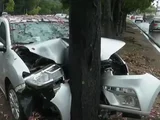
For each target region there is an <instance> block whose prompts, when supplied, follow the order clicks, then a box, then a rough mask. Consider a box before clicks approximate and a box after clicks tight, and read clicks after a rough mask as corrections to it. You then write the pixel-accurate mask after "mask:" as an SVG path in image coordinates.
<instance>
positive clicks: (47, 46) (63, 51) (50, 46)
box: [24, 38, 125, 64]
mask: <svg viewBox="0 0 160 120" xmlns="http://www.w3.org/2000/svg"><path fill="white" fill-rule="evenodd" d="M124 45H125V42H123V41H119V40H115V39H109V38H101V60H107V59H109V58H110V56H111V55H112V54H114V53H115V52H117V51H118V50H119V49H121V48H122V47H123V46H124ZM24 46H25V47H27V48H28V49H29V51H30V52H32V53H35V54H37V55H40V56H42V57H45V58H48V59H51V60H54V61H55V62H56V63H58V64H62V63H64V61H65V57H66V56H68V49H67V47H68V44H67V43H66V42H65V41H63V40H62V39H60V38H58V39H54V40H48V41H45V42H37V43H33V44H28V45H24Z"/></svg>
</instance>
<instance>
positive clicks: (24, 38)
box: [10, 22, 69, 44]
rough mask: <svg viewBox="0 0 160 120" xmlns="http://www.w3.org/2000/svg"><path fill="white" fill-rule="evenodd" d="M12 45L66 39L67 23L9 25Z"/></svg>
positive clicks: (67, 33)
mask: <svg viewBox="0 0 160 120" xmlns="http://www.w3.org/2000/svg"><path fill="white" fill-rule="evenodd" d="M10 27H11V40H12V43H13V44H14V43H24V44H25V43H33V42H42V41H47V40H52V39H55V38H63V37H68V35H69V30H68V29H69V27H68V23H64V24H62V23H58V22H23V23H11V24H10Z"/></svg>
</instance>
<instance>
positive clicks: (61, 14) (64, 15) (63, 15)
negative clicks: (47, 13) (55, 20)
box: [55, 13, 69, 19]
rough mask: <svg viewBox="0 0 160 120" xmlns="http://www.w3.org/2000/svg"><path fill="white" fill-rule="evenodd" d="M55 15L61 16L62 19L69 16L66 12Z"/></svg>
mask: <svg viewBox="0 0 160 120" xmlns="http://www.w3.org/2000/svg"><path fill="white" fill-rule="evenodd" d="M55 17H59V18H62V19H65V18H67V19H68V18H69V16H68V15H67V14H63V13H57V14H56V15H55Z"/></svg>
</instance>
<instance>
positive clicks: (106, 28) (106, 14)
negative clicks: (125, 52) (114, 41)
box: [102, 0, 114, 38]
mask: <svg viewBox="0 0 160 120" xmlns="http://www.w3.org/2000/svg"><path fill="white" fill-rule="evenodd" d="M112 23H113V21H112V11H111V0H104V10H103V26H102V28H103V35H102V36H103V37H107V38H114V35H113V32H114V31H113V24H112Z"/></svg>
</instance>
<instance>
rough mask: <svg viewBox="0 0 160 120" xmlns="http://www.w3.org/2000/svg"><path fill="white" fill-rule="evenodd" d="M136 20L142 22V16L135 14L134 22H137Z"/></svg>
mask: <svg viewBox="0 0 160 120" xmlns="http://www.w3.org/2000/svg"><path fill="white" fill-rule="evenodd" d="M137 21H139V22H143V16H136V17H135V22H137Z"/></svg>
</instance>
